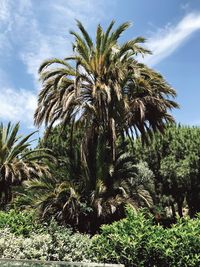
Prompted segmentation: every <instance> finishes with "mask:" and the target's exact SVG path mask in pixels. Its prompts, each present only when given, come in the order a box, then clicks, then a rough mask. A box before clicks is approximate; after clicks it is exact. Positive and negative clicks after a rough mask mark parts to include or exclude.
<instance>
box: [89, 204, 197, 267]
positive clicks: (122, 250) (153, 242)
mask: <svg viewBox="0 0 200 267" xmlns="http://www.w3.org/2000/svg"><path fill="white" fill-rule="evenodd" d="M92 241H93V244H92V255H93V260H95V261H101V262H111V263H123V264H125V265H126V266H128V267H136V266H137V267H142V266H143V267H145V266H148V267H150V266H157V267H158V266H159V267H160V266H162V267H163V266H164V267H171V266H173V267H178V266H180V267H183V266H185V267H186V266H187V267H188V266H190V267H197V266H198V267H199V266H200V217H199V218H197V219H193V220H191V219H188V218H186V219H182V220H179V221H178V223H177V224H176V225H173V226H172V227H171V228H168V229H164V228H163V227H162V226H159V225H154V223H153V218H146V216H145V215H144V213H138V214H136V213H134V211H132V210H131V209H130V208H128V209H127V218H126V219H123V220H121V221H119V222H115V223H113V224H112V225H104V226H103V227H102V232H101V234H100V235H96V236H94V237H93V239H92Z"/></svg>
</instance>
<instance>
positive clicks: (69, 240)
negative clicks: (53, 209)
mask: <svg viewBox="0 0 200 267" xmlns="http://www.w3.org/2000/svg"><path fill="white" fill-rule="evenodd" d="M90 248H91V239H90V238H89V236H87V235H82V234H79V233H75V234H73V233H72V231H71V230H70V229H67V228H64V227H59V226H58V225H57V224H56V223H55V222H52V223H51V225H50V226H49V227H48V229H47V228H46V229H44V231H43V233H42V232H41V233H35V232H33V233H32V235H30V236H29V237H24V236H22V235H18V236H17V235H15V234H14V233H11V232H10V230H9V229H6V228H5V229H1V230H0V258H9V259H37V260H55V261H82V262H85V261H89V260H88V259H89V251H90Z"/></svg>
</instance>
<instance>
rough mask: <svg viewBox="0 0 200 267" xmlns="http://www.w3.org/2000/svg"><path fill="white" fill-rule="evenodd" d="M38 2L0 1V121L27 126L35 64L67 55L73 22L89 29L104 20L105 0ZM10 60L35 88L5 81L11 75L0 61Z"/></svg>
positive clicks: (33, 99)
mask: <svg viewBox="0 0 200 267" xmlns="http://www.w3.org/2000/svg"><path fill="white" fill-rule="evenodd" d="M39 2H40V3H39V5H38V4H37V3H38V1H35V0H0V55H1V62H0V76H1V77H0V107H1V109H0V119H3V120H13V121H19V120H21V121H22V122H23V123H24V124H25V125H29V126H30V125H32V121H33V113H34V110H35V107H36V95H37V88H39V85H38V83H37V80H38V74H37V70H38V67H39V65H40V64H41V62H42V61H43V60H44V59H47V58H50V57H65V56H66V55H67V54H68V53H70V39H69V35H68V31H69V29H71V28H74V26H75V19H76V18H77V19H80V20H81V21H83V23H84V24H86V26H88V28H89V29H92V27H94V26H93V25H96V23H97V22H96V20H97V18H98V19H99V20H101V18H103V17H104V12H103V10H104V9H105V6H106V1H105V0H96V1H93V0H67V1H66V0H57V1H54V0H49V1H47V2H48V4H47V2H46V1H39ZM106 16H107V14H106ZM12 60H15V61H17V62H18V63H19V64H21V65H23V67H25V70H26V73H24V76H26V74H29V78H30V77H32V80H33V81H34V83H35V88H32V89H31V88H30V86H29V84H28V85H27V89H26V90H25V89H20V87H21V86H18V85H17V84H14V85H13V83H10V82H9V79H10V80H12V76H11V75H15V73H13V74H12V73H9V74H6V75H5V72H4V71H3V69H4V65H3V61H4V62H6V64H8V62H9V61H10V62H12ZM19 67H20V66H19ZM9 75H10V76H9ZM30 75H31V76H30ZM26 78H27V77H26ZM22 79H23V77H22ZM28 88H30V89H28Z"/></svg>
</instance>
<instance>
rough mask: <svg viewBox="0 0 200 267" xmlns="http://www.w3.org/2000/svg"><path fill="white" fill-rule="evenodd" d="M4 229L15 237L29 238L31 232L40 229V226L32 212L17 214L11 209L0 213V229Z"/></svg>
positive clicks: (17, 212)
mask: <svg viewBox="0 0 200 267" xmlns="http://www.w3.org/2000/svg"><path fill="white" fill-rule="evenodd" d="M5 228H9V230H10V232H11V233H13V234H15V235H23V236H30V235H31V234H32V232H34V231H36V230H39V229H40V224H39V223H38V222H37V219H36V214H35V212H34V211H33V210H29V211H23V212H22V211H21V212H19V211H16V210H14V209H12V210H9V211H0V229H5Z"/></svg>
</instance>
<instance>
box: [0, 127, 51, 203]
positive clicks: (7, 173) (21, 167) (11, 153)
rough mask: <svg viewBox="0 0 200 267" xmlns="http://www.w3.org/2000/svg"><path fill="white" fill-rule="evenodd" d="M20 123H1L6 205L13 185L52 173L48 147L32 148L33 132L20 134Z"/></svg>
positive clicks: (0, 173)
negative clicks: (46, 162)
mask: <svg viewBox="0 0 200 267" xmlns="http://www.w3.org/2000/svg"><path fill="white" fill-rule="evenodd" d="M18 132H19V123H17V124H16V125H13V126H12V125H11V123H8V125H7V126H4V125H3V124H1V125H0V205H1V206H4V205H5V204H7V203H8V202H10V201H11V199H12V192H11V189H12V186H14V185H19V184H20V183H21V182H22V181H23V180H26V179H29V178H34V177H41V176H43V175H50V173H49V170H48V166H47V165H46V164H45V162H44V159H46V158H50V157H51V156H50V154H49V151H48V150H47V149H35V150H30V145H31V141H29V139H30V137H31V136H32V135H33V134H34V133H31V134H29V135H27V136H25V137H22V136H20V135H19V133H18ZM51 158H52V157H51Z"/></svg>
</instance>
